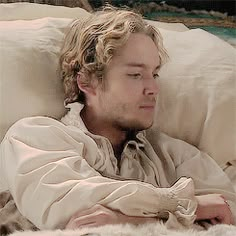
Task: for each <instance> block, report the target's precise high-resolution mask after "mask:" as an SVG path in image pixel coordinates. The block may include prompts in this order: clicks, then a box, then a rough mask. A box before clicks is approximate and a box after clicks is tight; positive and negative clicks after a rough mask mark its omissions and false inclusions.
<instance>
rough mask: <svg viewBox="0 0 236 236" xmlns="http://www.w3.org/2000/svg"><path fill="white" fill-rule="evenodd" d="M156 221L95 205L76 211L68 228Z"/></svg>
mask: <svg viewBox="0 0 236 236" xmlns="http://www.w3.org/2000/svg"><path fill="white" fill-rule="evenodd" d="M156 221H157V219H156V218H149V217H133V216H127V215H124V214H122V213H120V212H118V211H113V210H110V209H109V208H106V207H104V206H101V205H95V206H93V207H91V208H89V209H88V210H83V211H80V212H77V213H75V214H74V215H73V216H72V218H71V219H70V221H69V222H68V224H67V225H66V229H77V228H81V227H97V226H102V225H107V224H125V223H131V224H135V225H137V224H143V223H146V222H156Z"/></svg>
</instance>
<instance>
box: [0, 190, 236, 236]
mask: <svg viewBox="0 0 236 236" xmlns="http://www.w3.org/2000/svg"><path fill="white" fill-rule="evenodd" d="M32 210H33V209H32ZM0 235H11V236H32V235H34V236H144V235H146V236H164V235H165V236H167V235H168V236H190V235H191V236H219V235H224V236H234V235H235V236H236V226H233V225H216V226H212V227H210V228H209V229H208V230H202V228H201V227H200V226H199V227H198V226H197V225H194V229H182V230H174V229H168V228H167V227H166V225H164V224H163V223H161V222H157V223H155V224H154V223H148V224H144V225H139V226H134V225H131V224H126V225H106V226H101V227H97V228H83V229H78V230H75V231H73V230H51V231H45V230H43V231H38V229H37V228H36V227H35V226H34V225H33V224H32V223H31V222H30V221H28V220H27V219H26V218H25V217H23V216H22V215H21V213H20V212H19V211H18V210H17V207H16V205H15V203H14V200H13V199H12V196H11V194H10V192H9V191H4V192H1V193H0Z"/></svg>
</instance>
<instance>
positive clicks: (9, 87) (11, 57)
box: [0, 18, 71, 141]
mask: <svg viewBox="0 0 236 236" xmlns="http://www.w3.org/2000/svg"><path fill="white" fill-rule="evenodd" d="M70 22H71V19H55V18H44V19H38V20H33V21H21V20H19V21H0V42H1V43H0V141H1V139H2V138H3V135H4V134H5V132H6V130H7V129H8V128H9V126H10V125H12V124H13V123H14V122H15V121H17V120H19V119H20V118H23V117H27V116H33V115H48V116H53V117H59V116H61V115H62V114H64V106H63V100H64V95H63V89H62V83H61V81H60V79H59V78H58V77H57V74H56V70H57V66H58V57H59V50H60V46H61V42H62V40H63V37H64V30H65V28H66V27H67V25H68V24H69V23H70Z"/></svg>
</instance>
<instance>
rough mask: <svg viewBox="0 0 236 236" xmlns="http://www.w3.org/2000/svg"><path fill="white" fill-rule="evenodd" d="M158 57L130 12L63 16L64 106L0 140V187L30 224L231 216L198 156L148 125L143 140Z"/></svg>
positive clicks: (233, 199)
mask: <svg viewBox="0 0 236 236" xmlns="http://www.w3.org/2000/svg"><path fill="white" fill-rule="evenodd" d="M166 58H167V55H166V52H165V50H164V48H163V44H162V38H161V36H160V34H159V32H158V31H157V30H156V29H154V28H153V27H152V26H150V25H148V24H147V23H145V22H144V20H143V19H142V17H141V16H139V15H137V14H135V13H132V12H130V11H126V10H114V9H107V10H105V11H103V12H97V13H95V14H93V15H92V16H91V17H89V18H88V19H87V20H85V21H84V22H81V21H78V20H76V21H75V22H74V23H73V25H72V27H71V28H70V30H69V31H68V33H67V35H66V38H65V41H64V45H63V48H62V52H61V57H60V67H61V75H62V79H63V83H64V88H65V104H66V107H67V109H68V113H67V114H66V115H65V116H64V117H63V118H62V120H61V122H59V121H57V120H55V119H51V118H47V117H32V118H25V119H22V120H20V121H18V122H17V123H15V124H14V125H13V126H12V127H11V128H10V129H9V131H8V133H7V134H6V136H5V138H4V140H3V141H2V144H1V170H0V175H1V179H2V180H3V182H4V181H5V183H6V186H4V187H5V189H9V190H10V192H11V194H12V195H13V198H14V200H15V202H16V204H17V207H18V209H19V210H20V212H21V213H22V214H23V215H24V216H26V217H27V218H28V219H29V220H30V221H31V222H32V223H33V224H35V225H36V226H37V227H38V228H39V229H56V228H73V229H75V228H79V227H83V226H99V225H104V224H117V223H132V224H141V223H145V222H155V221H157V220H159V219H163V220H164V222H166V224H167V225H168V226H169V227H175V228H182V227H192V226H193V223H194V222H195V221H202V220H206V221H207V222H210V223H211V224H213V225H214V224H218V223H226V224H234V223H235V220H236V215H235V214H236V194H235V192H234V190H233V187H232V186H231V183H230V181H229V179H228V178H227V177H226V175H225V174H224V172H223V171H222V170H221V169H220V167H218V165H217V164H216V163H215V162H214V161H213V160H212V159H211V158H210V157H209V156H208V155H207V154H205V153H202V152H200V151H199V150H198V149H196V148H195V147H193V146H191V145H189V144H187V143H185V142H183V141H181V140H176V139H173V138H170V137H168V136H166V135H165V134H163V133H158V132H157V133H156V134H155V135H156V136H157V139H156V145H155V147H156V148H155V151H154V149H153V148H152V146H151V144H150V143H149V142H148V140H147V139H146V137H145V130H146V129H148V128H149V127H150V126H151V125H152V123H153V116H154V108H155V104H156V98H157V95H158V91H159V89H160V88H159V85H158V72H159V70H160V68H161V66H162V64H163V63H164V62H165V60H166Z"/></svg>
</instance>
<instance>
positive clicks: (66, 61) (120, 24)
mask: <svg viewBox="0 0 236 236" xmlns="http://www.w3.org/2000/svg"><path fill="white" fill-rule="evenodd" d="M132 33H144V34H146V35H148V36H150V37H151V38H152V40H153V42H154V43H155V45H156V46H157V49H158V52H159V55H160V60H161V65H162V64H163V63H164V62H165V61H166V58H167V53H166V51H165V49H164V47H163V40H162V37H161V35H160V33H159V31H158V30H157V29H155V28H154V27H153V26H151V25H149V24H147V22H146V21H145V20H144V19H143V17H142V16H141V15H140V14H138V13H135V12H133V11H130V10H127V9H117V8H114V7H105V8H104V9H103V10H101V11H97V12H95V13H93V14H91V15H90V16H89V17H88V18H86V19H84V20H80V19H77V20H74V21H73V22H72V25H71V27H70V28H69V30H68V32H67V34H66V36H65V40H64V43H63V46H62V49H61V55H60V60H59V68H60V75H61V78H62V80H63V85H64V91H65V104H68V103H72V102H76V101H78V102H80V103H82V104H84V103H85V101H86V98H85V95H84V93H83V92H82V91H80V90H79V88H78V85H77V80H76V78H77V74H78V72H82V74H86V76H84V79H85V78H86V79H85V80H86V81H84V82H85V83H88V84H89V83H90V81H89V78H90V75H91V74H95V75H96V78H97V79H98V80H99V81H102V80H103V73H104V68H105V66H106V65H108V63H109V62H110V60H111V59H112V57H113V55H114V53H115V52H116V51H117V50H118V49H119V48H120V47H121V46H123V45H124V44H125V43H126V41H127V40H128V38H129V36H130V34H132Z"/></svg>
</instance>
